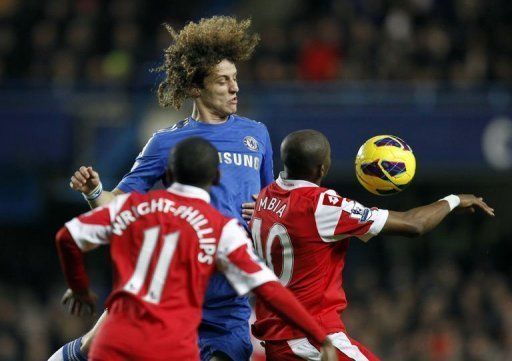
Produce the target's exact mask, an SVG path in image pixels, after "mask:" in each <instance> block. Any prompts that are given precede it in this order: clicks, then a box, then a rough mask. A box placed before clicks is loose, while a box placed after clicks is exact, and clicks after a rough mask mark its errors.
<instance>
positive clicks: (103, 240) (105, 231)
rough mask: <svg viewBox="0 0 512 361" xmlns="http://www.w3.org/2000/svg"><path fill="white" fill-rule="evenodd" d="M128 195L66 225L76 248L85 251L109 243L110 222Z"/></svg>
mask: <svg viewBox="0 0 512 361" xmlns="http://www.w3.org/2000/svg"><path fill="white" fill-rule="evenodd" d="M129 196H130V195H129V194H122V195H119V196H117V197H115V198H114V199H113V200H112V201H111V202H110V203H109V204H107V205H105V206H103V207H98V208H95V209H93V210H92V211H89V212H87V213H84V214H82V215H80V216H78V217H76V218H73V219H72V220H71V221H69V222H67V223H66V228H67V229H68V230H69V233H71V236H72V237H73V240H74V241H75V243H76V244H77V246H78V247H79V248H80V249H81V250H83V251H87V250H90V249H92V248H95V247H97V246H99V245H102V244H109V243H110V235H111V231H112V227H111V224H112V221H113V220H114V218H115V216H116V215H117V213H118V212H119V210H120V209H121V207H122V206H123V204H124V203H125V202H126V200H127V199H128V197H129Z"/></svg>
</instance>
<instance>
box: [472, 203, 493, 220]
mask: <svg viewBox="0 0 512 361" xmlns="http://www.w3.org/2000/svg"><path fill="white" fill-rule="evenodd" d="M476 205H477V206H478V207H479V208H480V209H482V210H483V211H484V212H485V213H487V214H488V215H490V216H491V217H494V209H493V208H491V207H489V206H488V205H487V203H485V202H484V201H483V200H481V199H479V201H478V202H477V203H476Z"/></svg>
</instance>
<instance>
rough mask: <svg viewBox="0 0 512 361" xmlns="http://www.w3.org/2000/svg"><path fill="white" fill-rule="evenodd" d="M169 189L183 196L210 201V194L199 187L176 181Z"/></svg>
mask: <svg viewBox="0 0 512 361" xmlns="http://www.w3.org/2000/svg"><path fill="white" fill-rule="evenodd" d="M167 191H168V192H171V193H174V194H177V195H179V196H183V197H189V198H199V199H202V200H203V201H205V202H207V203H210V194H209V193H208V192H207V191H205V190H204V189H202V188H199V187H194V186H189V185H186V184H181V183H178V182H174V183H173V184H171V186H170V187H169V188H167Z"/></svg>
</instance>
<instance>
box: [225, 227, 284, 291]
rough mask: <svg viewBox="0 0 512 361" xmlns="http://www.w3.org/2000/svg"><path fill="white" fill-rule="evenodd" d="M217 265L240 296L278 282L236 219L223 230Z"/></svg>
mask: <svg viewBox="0 0 512 361" xmlns="http://www.w3.org/2000/svg"><path fill="white" fill-rule="evenodd" d="M217 264H218V266H219V268H220V270H221V271H222V272H223V273H224V274H225V275H226V278H227V279H228V281H229V283H230V284H231V286H233V288H234V289H235V290H236V291H237V293H238V294H239V295H244V294H246V293H248V292H249V291H250V290H252V289H253V288H256V287H258V286H260V285H262V284H264V283H267V282H270V281H277V277H276V275H275V274H274V273H273V272H272V271H271V270H270V269H269V268H268V267H267V266H265V265H264V264H263V262H261V260H260V259H259V258H258V257H257V256H256V255H255V254H254V251H253V249H252V244H251V241H250V240H249V237H248V236H247V233H246V232H245V231H244V229H243V228H242V227H241V226H240V225H239V224H238V222H237V221H236V220H235V219H232V220H231V221H229V222H228V223H227V224H226V225H225V226H224V228H223V230H222V234H221V237H220V240H219V246H218V250H217Z"/></svg>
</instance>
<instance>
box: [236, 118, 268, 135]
mask: <svg viewBox="0 0 512 361" xmlns="http://www.w3.org/2000/svg"><path fill="white" fill-rule="evenodd" d="M233 119H234V121H235V122H236V123H238V124H239V125H240V126H243V127H247V128H254V129H257V130H260V131H265V132H267V126H266V125H265V124H263V123H262V122H258V121H256V120H254V119H250V118H246V117H242V116H240V115H238V114H233Z"/></svg>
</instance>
